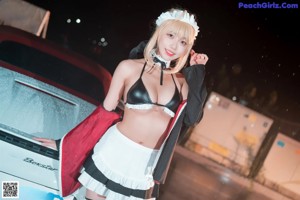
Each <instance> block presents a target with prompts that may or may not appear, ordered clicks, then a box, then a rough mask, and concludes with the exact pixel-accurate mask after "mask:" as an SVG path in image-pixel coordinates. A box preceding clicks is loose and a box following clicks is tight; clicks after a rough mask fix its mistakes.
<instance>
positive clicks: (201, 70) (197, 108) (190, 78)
mask: <svg viewBox="0 0 300 200" xmlns="http://www.w3.org/2000/svg"><path fill="white" fill-rule="evenodd" d="M183 74H184V77H185V79H186V81H187V84H188V87H189V93H188V98H187V105H186V113H185V117H184V124H185V125H186V126H188V127H190V126H193V125H195V124H197V123H199V122H200V121H201V119H202V116H203V106H204V103H205V101H206V97H207V90H206V86H205V81H204V78H205V66H204V65H193V66H190V67H187V68H185V69H184V70H183Z"/></svg>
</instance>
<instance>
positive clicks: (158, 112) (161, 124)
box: [117, 108, 171, 149]
mask: <svg viewBox="0 0 300 200" xmlns="http://www.w3.org/2000/svg"><path fill="white" fill-rule="evenodd" d="M170 120H171V117H170V116H169V115H167V114H166V113H165V112H164V111H163V110H162V108H153V109H150V110H136V109H128V108H125V110H124V117H123V121H121V122H120V123H118V124H117V128H118V129H119V131H120V132H121V133H122V134H123V135H124V136H126V137H127V138H129V139H131V140H132V141H134V142H136V143H138V144H141V145H143V146H145V147H148V148H152V149H159V148H160V146H161V145H162V143H163V141H164V139H165V137H166V133H165V132H166V129H167V127H168V124H169V123H170Z"/></svg>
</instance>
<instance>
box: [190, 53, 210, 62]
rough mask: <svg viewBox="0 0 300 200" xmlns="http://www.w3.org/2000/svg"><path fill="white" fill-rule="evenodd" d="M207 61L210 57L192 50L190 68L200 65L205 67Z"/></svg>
mask: <svg viewBox="0 0 300 200" xmlns="http://www.w3.org/2000/svg"><path fill="white" fill-rule="evenodd" d="M207 61H208V57H207V55H206V54H202V53H196V52H195V51H194V50H191V59H190V66H192V65H198V64H202V65H205V64H206V62H207Z"/></svg>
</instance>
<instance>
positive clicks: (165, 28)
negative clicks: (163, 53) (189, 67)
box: [144, 19, 196, 74]
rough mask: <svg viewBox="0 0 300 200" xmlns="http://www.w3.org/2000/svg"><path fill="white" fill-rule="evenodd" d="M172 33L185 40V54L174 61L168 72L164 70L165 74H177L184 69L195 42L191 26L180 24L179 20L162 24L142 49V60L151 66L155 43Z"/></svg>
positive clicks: (171, 20)
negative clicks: (164, 35) (162, 36)
mask: <svg viewBox="0 0 300 200" xmlns="http://www.w3.org/2000/svg"><path fill="white" fill-rule="evenodd" d="M169 31H172V32H174V33H175V34H176V35H177V36H179V37H184V38H186V41H187V47H186V52H185V54H184V55H183V56H181V57H179V58H178V59H177V60H176V61H175V65H174V66H173V67H171V68H170V70H165V72H166V73H170V74H171V73H177V72H179V71H180V70H181V69H182V68H183V67H185V65H186V62H187V59H188V57H189V54H190V51H191V49H192V47H193V45H194V41H195V35H196V33H195V30H194V28H193V26H191V25H190V24H188V23H185V22H182V21H180V20H176V19H170V20H166V21H165V22H163V23H162V24H161V25H160V26H157V27H156V29H155V31H154V33H153V35H152V37H151V38H150V40H149V42H148V43H147V45H146V47H145V49H144V58H145V60H146V61H147V62H148V63H149V64H150V65H153V64H154V62H153V59H152V56H151V50H153V49H155V48H156V47H157V41H158V40H159V38H160V37H161V35H163V34H165V33H167V32H169Z"/></svg>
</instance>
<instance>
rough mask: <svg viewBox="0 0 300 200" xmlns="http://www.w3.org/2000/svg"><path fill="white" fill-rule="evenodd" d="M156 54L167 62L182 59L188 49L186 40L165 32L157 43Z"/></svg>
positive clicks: (171, 32)
mask: <svg viewBox="0 0 300 200" xmlns="http://www.w3.org/2000/svg"><path fill="white" fill-rule="evenodd" d="M157 47H158V52H157V54H159V55H160V56H161V57H162V58H163V59H165V60H167V61H171V60H176V59H177V58H179V57H182V56H183V55H184V54H185V53H186V51H187V48H188V44H187V39H186V38H184V37H179V36H178V35H177V34H176V33H175V32H174V31H166V32H164V33H162V35H160V37H159V38H158V41H157Z"/></svg>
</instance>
